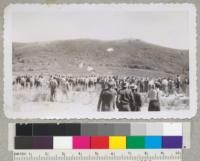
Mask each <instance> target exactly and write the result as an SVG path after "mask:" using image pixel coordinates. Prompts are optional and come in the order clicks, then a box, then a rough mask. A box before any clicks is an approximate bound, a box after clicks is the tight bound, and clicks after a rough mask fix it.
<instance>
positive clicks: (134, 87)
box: [130, 84, 142, 111]
mask: <svg viewBox="0 0 200 161" xmlns="http://www.w3.org/2000/svg"><path fill="white" fill-rule="evenodd" d="M130 88H131V91H132V93H133V96H134V100H135V108H133V109H132V111H140V110H141V106H142V99H141V95H140V94H139V92H138V89H137V85H135V84H131V85H130Z"/></svg>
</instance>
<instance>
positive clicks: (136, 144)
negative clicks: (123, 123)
mask: <svg viewBox="0 0 200 161" xmlns="http://www.w3.org/2000/svg"><path fill="white" fill-rule="evenodd" d="M126 148H127V149H144V148H145V137H144V136H127V137H126Z"/></svg>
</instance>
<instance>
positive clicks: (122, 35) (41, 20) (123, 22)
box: [9, 5, 189, 49]
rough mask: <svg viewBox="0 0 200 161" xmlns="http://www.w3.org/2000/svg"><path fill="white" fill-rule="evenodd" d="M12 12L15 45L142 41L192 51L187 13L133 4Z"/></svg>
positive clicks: (31, 8)
mask: <svg viewBox="0 0 200 161" xmlns="http://www.w3.org/2000/svg"><path fill="white" fill-rule="evenodd" d="M155 8H156V10H155ZM9 12H11V17H12V18H11V21H12V29H11V30H12V40H13V42H39V41H54V40H68V39H100V40H121V39H141V40H143V41H146V42H150V43H153V44H157V45H161V46H166V47H170V48H177V49H188V48H189V15H188V11H187V10H175V9H171V8H167V9H166V8H162V7H161V8H160V7H154V8H153V9H152V8H151V7H150V8H147V9H146V8H145V9H144V7H141V8H140V7H137V6H131V5H121V6H120V5H114V6H112V5H64V6H61V5H60V6H55V5H54V6H47V5H42V6H40V5H32V6H31V5H27V6H14V7H11V9H10V10H9Z"/></svg>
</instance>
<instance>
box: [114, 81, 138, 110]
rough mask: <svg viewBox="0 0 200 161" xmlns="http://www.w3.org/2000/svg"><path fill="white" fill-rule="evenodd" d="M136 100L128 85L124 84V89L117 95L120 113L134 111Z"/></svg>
mask: <svg viewBox="0 0 200 161" xmlns="http://www.w3.org/2000/svg"><path fill="white" fill-rule="evenodd" d="M134 106H135V100H134V96H133V93H132V91H131V90H130V89H128V83H127V82H123V83H122V89H120V90H119V92H118V95H117V108H118V110H119V111H132V110H131V109H134V108H135V107H134Z"/></svg>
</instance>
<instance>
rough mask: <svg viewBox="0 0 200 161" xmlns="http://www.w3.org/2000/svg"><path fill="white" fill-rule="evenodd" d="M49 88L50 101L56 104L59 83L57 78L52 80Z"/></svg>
mask: <svg viewBox="0 0 200 161" xmlns="http://www.w3.org/2000/svg"><path fill="white" fill-rule="evenodd" d="M49 87H50V101H51V102H54V101H55V100H56V89H57V87H58V82H57V80H56V79H55V78H51V79H50V81H49Z"/></svg>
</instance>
